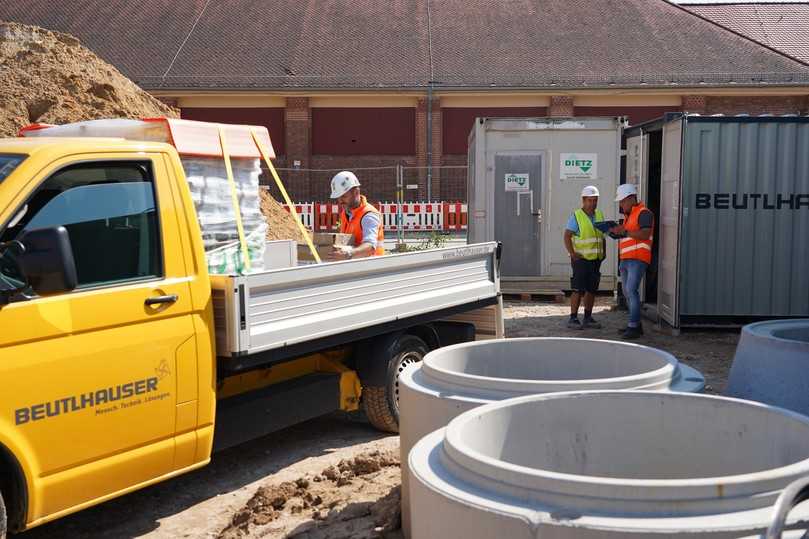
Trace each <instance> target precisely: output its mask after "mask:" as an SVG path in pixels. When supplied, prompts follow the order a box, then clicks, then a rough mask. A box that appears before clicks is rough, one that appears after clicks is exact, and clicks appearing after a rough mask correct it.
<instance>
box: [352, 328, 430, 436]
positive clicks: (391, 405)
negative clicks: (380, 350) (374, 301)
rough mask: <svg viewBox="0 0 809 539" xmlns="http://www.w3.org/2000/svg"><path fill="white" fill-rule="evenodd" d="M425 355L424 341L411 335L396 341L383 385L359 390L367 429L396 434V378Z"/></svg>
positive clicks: (397, 407) (397, 417)
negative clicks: (385, 381)
mask: <svg viewBox="0 0 809 539" xmlns="http://www.w3.org/2000/svg"><path fill="white" fill-rule="evenodd" d="M429 351H430V349H429V348H428V347H427V345H426V344H425V343H424V341H422V340H421V339H419V338H418V337H415V336H413V335H402V336H401V337H400V338H399V339H398V340H397V341H396V344H394V346H393V347H392V348H391V355H390V358H389V359H388V375H387V383H386V384H385V385H384V386H367V387H363V388H362V401H363V406H364V408H365V415H367V416H368V420H369V421H370V422H371V425H373V426H374V427H376V428H377V429H379V430H382V431H385V432H399V375H400V374H401V373H402V371H404V369H405V368H406V367H407V366H408V365H412V364H413V363H418V362H419V361H421V360H422V359H424V356H425V355H427V352H429Z"/></svg>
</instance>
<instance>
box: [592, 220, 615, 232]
mask: <svg viewBox="0 0 809 539" xmlns="http://www.w3.org/2000/svg"><path fill="white" fill-rule="evenodd" d="M593 226H594V227H596V228H597V229H598V230H600V231H601V232H603V233H605V234H606V233H607V232H609V231H610V229H611V228H612V227H614V226H618V223H617V222H616V221H599V222H597V223H593Z"/></svg>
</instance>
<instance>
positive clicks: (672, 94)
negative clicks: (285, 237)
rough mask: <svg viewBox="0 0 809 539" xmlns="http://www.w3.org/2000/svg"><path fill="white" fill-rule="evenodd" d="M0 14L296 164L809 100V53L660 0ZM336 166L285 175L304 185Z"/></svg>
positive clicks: (197, 3)
mask: <svg viewBox="0 0 809 539" xmlns="http://www.w3.org/2000/svg"><path fill="white" fill-rule="evenodd" d="M690 8H693V6H689V9H690ZM0 18H1V19H8V20H15V21H20V22H24V23H29V24H37V25H40V26H44V27H47V28H51V29H54V30H60V31H64V32H68V33H71V34H74V35H76V36H77V37H79V38H80V39H81V40H82V41H83V42H84V44H86V45H87V46H88V47H90V48H91V49H93V50H94V51H95V52H96V53H98V54H99V55H100V56H101V57H103V58H105V59H106V60H108V61H110V62H111V63H113V64H114V65H115V66H116V67H118V68H119V69H120V70H121V71H122V72H123V73H124V74H126V75H127V76H129V77H130V78H132V79H133V80H134V81H136V82H137V83H138V84H140V85H141V86H142V87H143V88H145V89H147V90H149V91H150V92H152V93H153V94H155V95H157V96H159V97H160V98H161V99H163V100H165V101H167V102H169V103H171V104H174V105H176V106H178V107H180V108H181V109H182V115H183V116H184V117H186V118H192V119H203V120H213V121H223V122H239V123H253V124H262V125H266V126H268V127H269V129H270V133H271V135H272V137H273V142H274V145H275V149H276V152H277V153H278V155H279V158H278V165H279V166H281V167H289V168H291V167H300V168H301V169H340V168H357V167H389V166H391V165H396V164H403V165H407V166H410V167H426V166H427V165H428V162H429V163H431V164H432V165H433V166H440V165H465V164H466V140H467V136H468V134H469V130H470V127H471V125H472V121H473V119H474V118H475V117H478V116H545V115H550V116H601V115H609V116H613V115H616V116H617V115H622V116H628V117H629V119H630V121H631V122H632V123H638V122H641V121H644V120H649V119H652V118H655V117H658V116H660V115H662V114H663V113H664V112H668V111H680V110H683V111H688V112H699V113H703V114H716V113H722V114H737V113H749V114H761V113H771V114H807V113H809V59H808V58H807V57H805V56H801V55H800V54H795V53H794V52H791V51H786V52H784V51H783V50H778V47H776V44H773V43H768V42H764V41H762V40H761V38H760V36H757V35H744V33H743V32H742V31H741V30H740V29H739V28H733V27H732V25H730V24H729V23H728V22H727V21H725V22H723V23H719V24H717V23H716V22H713V21H712V20H710V18H709V17H708V16H707V14H706V13H703V12H699V11H698V10H696V9H695V12H691V11H689V10H688V9H686V8H684V7H681V6H677V5H674V4H671V3H669V2H666V1H664V0H609V1H608V0H604V1H603V2H593V1H591V0H518V1H514V2H507V3H506V2H501V3H497V2H492V1H491V0H388V1H385V2H380V1H374V0H352V1H346V0H334V1H330V2H323V1H318V0H276V1H274V2H271V3H269V2H259V1H256V0H231V1H228V2H212V1H210V0H174V1H172V2H165V1H161V0H143V1H142V2H128V1H126V0H106V1H104V2H101V1H99V0H77V1H74V2H56V3H54V2H50V1H45V0H30V1H27V2H6V3H2V4H0ZM98 20H103V21H104V24H103V25H98V24H97V21H98ZM794 24H795V25H800V24H802V23H801V22H800V21H795V22H794ZM425 171H426V168H421V169H417V168H414V169H412V170H411V174H412V176H411V177H408V178H406V182H407V183H411V182H412V183H414V184H417V185H418V192H414V193H412V196H413V197H414V198H424V197H426V196H427V193H428V190H429V192H430V194H431V196H432V197H433V198H442V199H450V200H452V199H460V198H464V197H465V175H464V174H463V173H462V171H461V173H458V172H457V171H453V170H451V169H445V170H437V169H436V170H433V171H431V172H432V175H431V184H430V186H429V189H428V186H427V174H426V172H425ZM366 174H371V172H370V171H368V172H367V173H366ZM329 175H330V172H323V173H314V172H301V173H297V174H294V173H288V174H287V177H288V183H289V184H290V189H291V191H292V192H293V196H294V197H295V198H297V199H299V200H304V199H307V198H310V199H317V198H324V196H325V193H326V187H325V183H326V182H327V179H328V176H329ZM392 185H393V184H391V182H389V181H387V182H380V183H379V184H378V185H375V186H374V187H373V189H374V190H375V192H374V197H375V198H386V199H390V198H391V197H392Z"/></svg>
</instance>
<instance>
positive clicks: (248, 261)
mask: <svg viewBox="0 0 809 539" xmlns="http://www.w3.org/2000/svg"><path fill="white" fill-rule="evenodd" d="M253 133H255V134H256V136H257V137H258V139H259V140H261V142H262V143H263V144H264V146H265V148H269V153H270V155H269V157H275V154H274V153H273V150H272V144H271V142H270V136H269V132H268V131H267V128H266V127H259V126H247V125H228V124H214V123H209V122H195V121H191V120H177V119H172V118H153V119H148V120H119V119H116V120H92V121H87V122H78V123H73V124H66V125H59V126H50V125H37V126H32V127H29V128H26V129H24V130H23V135H24V136H63V137H64V136H67V137H70V136H78V137H118V138H125V139H129V140H143V141H155V142H165V143H168V144H171V145H173V146H174V147H175V148H176V149H177V153H179V154H180V161H181V162H182V165H183V169H184V171H185V176H186V180H187V181H188V185H189V188H190V191H191V198H192V199H193V201H194V207H195V209H196V212H197V219H198V220H199V225H200V229H201V231H202V241H203V245H204V248H205V254H206V258H207V261H208V271H209V272H210V273H213V274H232V273H236V274H244V273H251V272H256V271H261V270H263V269H264V255H265V237H266V235H267V223H266V221H265V219H264V217H263V215H262V213H261V204H260V196H259V176H260V175H261V167H260V158H261V155H260V152H259V150H258V148H257V147H256V143H255V141H254V140H253V138H252V137H253ZM226 157H227V159H226ZM228 163H229V165H230V169H231V172H232V174H229V173H228ZM231 178H232V182H233V183H232V184H231ZM240 227H241V229H242V230H241V231H240V230H239V228H240ZM245 248H246V250H247V256H244V254H243V249H245Z"/></svg>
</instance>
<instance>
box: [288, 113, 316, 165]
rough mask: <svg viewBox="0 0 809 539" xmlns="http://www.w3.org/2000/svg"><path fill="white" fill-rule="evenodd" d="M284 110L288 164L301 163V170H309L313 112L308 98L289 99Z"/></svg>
mask: <svg viewBox="0 0 809 539" xmlns="http://www.w3.org/2000/svg"><path fill="white" fill-rule="evenodd" d="M286 104H287V106H286V108H285V109H284V128H285V129H284V132H285V139H284V143H285V146H286V158H287V163H288V164H289V165H292V164H293V162H294V161H295V160H297V161H300V163H301V165H300V166H301V168H309V159H310V157H311V155H312V144H311V132H312V111H311V109H310V108H309V98H308V97H287V103H286Z"/></svg>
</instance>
